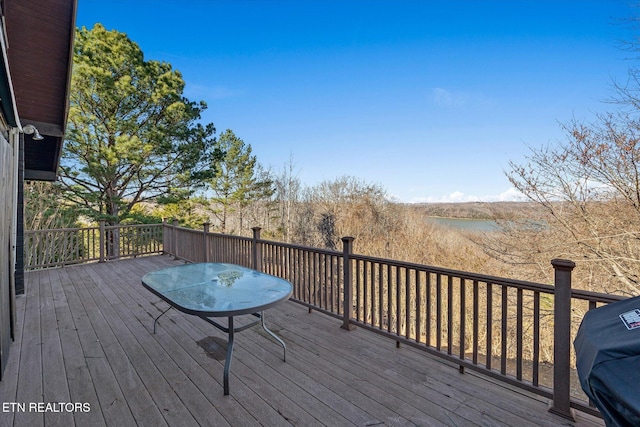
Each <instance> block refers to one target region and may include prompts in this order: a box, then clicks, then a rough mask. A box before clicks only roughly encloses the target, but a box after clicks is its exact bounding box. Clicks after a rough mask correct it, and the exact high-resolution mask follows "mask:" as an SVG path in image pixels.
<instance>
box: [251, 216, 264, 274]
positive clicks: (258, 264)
mask: <svg viewBox="0 0 640 427" xmlns="http://www.w3.org/2000/svg"><path fill="white" fill-rule="evenodd" d="M251 230H253V244H252V247H251V258H252V260H251V262H252V264H251V265H252V267H253V269H254V270H258V271H262V246H261V245H260V242H258V240H260V230H262V228H260V227H253V228H252V229H251Z"/></svg>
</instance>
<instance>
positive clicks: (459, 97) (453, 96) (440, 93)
mask: <svg viewBox="0 0 640 427" xmlns="http://www.w3.org/2000/svg"><path fill="white" fill-rule="evenodd" d="M432 99H433V102H434V103H435V104H436V105H439V106H441V107H447V108H454V107H460V106H463V105H465V104H466V103H467V102H468V97H467V96H466V95H464V94H462V93H452V92H450V91H448V90H446V89H443V88H441V87H437V88H435V89H433V91H432Z"/></svg>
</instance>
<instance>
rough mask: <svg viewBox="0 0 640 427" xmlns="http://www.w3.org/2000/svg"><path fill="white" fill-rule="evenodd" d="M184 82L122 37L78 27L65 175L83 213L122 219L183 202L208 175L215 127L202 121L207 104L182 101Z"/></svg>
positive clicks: (67, 192) (63, 163)
mask: <svg viewBox="0 0 640 427" xmlns="http://www.w3.org/2000/svg"><path fill="white" fill-rule="evenodd" d="M184 85H185V84H184V81H183V79H182V76H181V75H180V73H179V72H178V71H175V70H173V69H172V67H171V65H170V64H168V63H165V62H158V61H153V60H150V61H145V60H144V56H143V53H142V51H141V50H140V48H139V47H138V45H137V44H135V43H134V42H132V41H131V40H129V39H128V38H127V36H126V35H125V34H123V33H120V32H117V31H115V30H114V31H107V30H106V29H105V28H104V27H103V26H102V25H100V24H96V25H95V26H94V28H93V29H91V30H87V29H86V28H84V27H83V28H82V29H79V30H77V32H76V39H75V46H74V68H73V77H72V87H71V96H70V110H69V121H68V131H67V135H66V142H65V146H64V151H63V154H62V160H61V168H60V174H61V177H62V183H63V186H64V188H65V197H66V198H67V199H68V200H69V201H70V202H71V203H73V204H75V205H76V206H77V207H78V209H79V211H81V212H82V213H84V214H85V215H87V216H89V217H91V218H93V219H106V220H108V221H110V222H112V223H114V222H119V221H121V220H123V219H124V218H127V217H128V216H129V215H130V214H131V210H132V208H133V207H134V206H135V205H136V204H138V203H140V202H143V201H147V200H153V199H156V198H158V197H160V196H171V197H174V198H182V199H184V198H186V197H188V196H189V195H190V194H191V193H192V192H193V191H194V190H195V189H197V188H199V187H201V186H202V185H203V183H204V182H205V180H207V179H209V178H211V176H212V175H213V170H212V166H214V165H215V164H216V159H217V158H219V157H220V152H219V151H218V150H216V148H215V138H214V137H213V135H214V133H215V128H214V127H213V124H207V125H204V126H203V125H202V124H200V123H197V121H198V120H199V119H200V114H201V112H202V111H203V110H204V109H205V108H206V105H205V104H204V102H199V103H196V102H192V101H190V100H188V99H187V98H185V97H184V96H183V95H182V93H183V90H184ZM177 189H181V191H177Z"/></svg>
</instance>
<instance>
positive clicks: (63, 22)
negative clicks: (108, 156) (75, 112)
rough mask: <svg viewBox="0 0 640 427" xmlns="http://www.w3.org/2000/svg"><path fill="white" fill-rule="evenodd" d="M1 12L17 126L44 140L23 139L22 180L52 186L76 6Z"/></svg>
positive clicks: (72, 1) (46, 0)
mask: <svg viewBox="0 0 640 427" xmlns="http://www.w3.org/2000/svg"><path fill="white" fill-rule="evenodd" d="M2 7H3V14H4V18H5V28H6V39H7V53H8V65H9V71H10V80H11V83H12V84H13V91H14V95H15V105H16V107H17V112H18V116H19V122H20V123H19V125H21V126H25V125H27V124H32V125H34V126H35V127H36V128H37V129H38V131H39V132H40V134H41V135H42V136H43V137H44V139H43V140H41V141H34V140H33V139H32V138H31V137H30V136H29V135H25V138H24V150H25V159H24V160H25V172H24V173H25V175H24V179H25V180H30V179H34V180H45V181H53V180H55V179H56V177H57V171H58V166H59V163H60V154H61V152H62V144H63V142H64V132H65V129H66V122H67V116H68V113H69V90H70V85H71V69H72V62H73V38H74V35H75V17H76V8H77V1H76V0H3V1H2ZM2 77H3V76H2V75H0V79H2ZM0 86H2V85H1V84H0ZM0 96H2V94H1V93H0ZM2 99H3V100H4V97H2ZM4 107H5V106H4V103H3V104H2V108H3V109H4Z"/></svg>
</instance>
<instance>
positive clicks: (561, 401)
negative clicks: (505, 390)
mask: <svg viewBox="0 0 640 427" xmlns="http://www.w3.org/2000/svg"><path fill="white" fill-rule="evenodd" d="M551 265H553V268H554V270H555V273H554V287H555V289H554V298H553V316H554V321H553V325H554V326H553V342H554V346H553V347H554V348H553V401H552V402H551V407H550V408H549V412H551V413H553V414H556V415H559V416H561V417H563V418H566V419H568V420H572V421H575V418H574V416H573V412H572V410H571V384H570V383H571V379H570V363H571V272H572V271H573V269H574V268H575V266H576V264H575V263H574V262H573V261H569V260H565V259H553V260H552V261H551Z"/></svg>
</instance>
